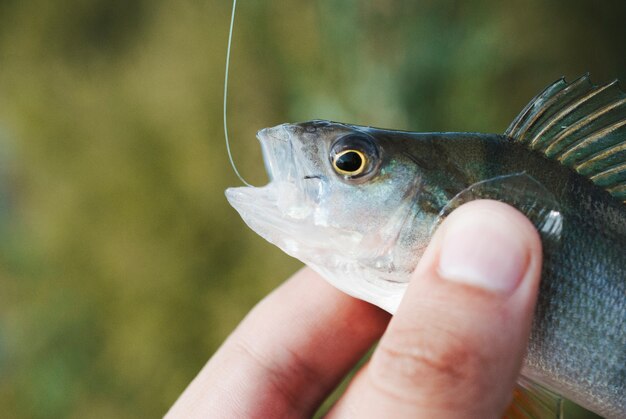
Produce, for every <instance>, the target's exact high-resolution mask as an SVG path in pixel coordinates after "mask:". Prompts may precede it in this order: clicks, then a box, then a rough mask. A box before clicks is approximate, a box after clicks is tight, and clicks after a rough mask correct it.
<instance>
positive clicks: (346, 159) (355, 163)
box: [333, 150, 367, 176]
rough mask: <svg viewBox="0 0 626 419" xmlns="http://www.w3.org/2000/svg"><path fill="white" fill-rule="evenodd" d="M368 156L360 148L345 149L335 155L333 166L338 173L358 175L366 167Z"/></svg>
mask: <svg viewBox="0 0 626 419" xmlns="http://www.w3.org/2000/svg"><path fill="white" fill-rule="evenodd" d="M366 162H367V158H366V157H365V156H364V155H363V153H361V152H360V151H359V150H344V151H341V152H340V153H338V154H336V155H335V159H334V160H333V166H334V168H335V170H336V171H337V173H340V174H342V175H349V176H356V175H358V174H360V173H361V172H362V171H363V169H364V168H365V163H366Z"/></svg>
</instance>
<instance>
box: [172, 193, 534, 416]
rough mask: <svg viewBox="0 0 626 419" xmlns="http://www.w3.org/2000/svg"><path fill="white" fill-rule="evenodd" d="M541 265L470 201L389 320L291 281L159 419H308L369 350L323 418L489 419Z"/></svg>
mask: <svg viewBox="0 0 626 419" xmlns="http://www.w3.org/2000/svg"><path fill="white" fill-rule="evenodd" d="M541 261H542V253H541V242H540V239H539V236H538V234H537V232H536V230H535V229H534V227H533V226H532V224H531V223H530V222H529V221H528V219H526V217H524V216H523V215H522V214H521V213H520V212H518V211H517V210H515V209H514V208H512V207H509V206H507V205H505V204H502V203H499V202H495V201H474V202H471V203H468V204H466V205H463V206H462V207H461V208H459V209H457V210H456V211H454V212H453V213H452V214H451V215H450V216H449V217H448V218H447V219H446V221H445V222H444V223H443V224H442V225H441V227H440V228H439V229H438V231H437V232H436V233H435V235H434V237H433V239H432V241H431V243H430V245H429V247H428V249H427V251H426V252H425V254H424V255H423V257H422V259H421V260H420V262H419V264H418V266H417V268H416V270H415V272H414V274H413V275H414V278H413V280H412V281H411V283H410V286H409V288H408V290H407V293H406V295H405V297H404V299H403V301H402V303H401V305H400V307H399V309H398V311H397V313H396V315H395V316H394V317H393V318H390V316H389V314H388V313H386V312H384V311H383V310H381V309H379V308H377V307H375V306H372V305H370V304H368V303H365V302H363V301H360V300H356V299H354V298H352V297H349V296H347V295H345V294H343V293H341V292H340V291H338V290H336V289H335V288H333V287H332V286H330V285H329V284H327V283H326V282H325V281H324V280H323V279H322V278H320V277H319V276H318V275H317V274H315V273H314V272H312V271H311V270H309V269H307V268H305V269H302V270H301V271H299V272H298V273H296V274H295V275H294V276H293V277H292V278H290V279H289V280H287V281H286V282H285V283H284V284H283V285H281V286H280V287H279V288H278V289H276V290H275V291H274V292H272V293H271V294H270V295H268V296H267V297H266V298H265V299H264V300H262V301H261V302H260V303H259V304H258V305H257V306H256V307H255V308H254V309H253V310H252V311H251V312H250V313H249V314H248V316H247V317H246V318H245V319H244V320H243V321H242V322H241V324H240V325H239V326H238V327H237V329H236V330H235V331H234V332H233V333H232V334H231V335H230V336H229V337H228V339H227V340H226V341H225V342H224V344H223V345H222V347H221V348H220V349H219V350H218V351H217V352H216V353H215V355H214V356H213V357H212V358H211V359H210V360H209V362H208V363H207V364H206V365H205V367H204V368H203V369H202V371H200V373H199V374H198V376H197V377H196V378H195V379H194V380H193V381H192V382H191V384H190V385H189V386H188V387H187V389H186V390H185V391H184V392H183V394H182V395H181V396H180V398H179V399H178V401H177V402H176V403H175V404H174V406H173V407H172V408H171V410H170V411H169V412H168V414H167V416H166V417H168V418H196V417H197V418H204V417H212V418H220V417H225V418H226V417H252V418H266V417H310V416H311V415H312V414H313V413H314V412H315V411H316V410H317V409H318V407H319V406H320V404H321V403H322V402H323V401H324V399H325V398H326V397H327V396H328V395H329V394H330V393H331V392H332V390H333V389H334V388H335V387H336V385H337V384H338V383H339V382H340V381H341V380H342V378H343V377H344V376H345V375H346V374H347V373H348V372H349V371H350V369H351V368H352V367H353V366H354V365H355V363H357V361H358V360H359V359H360V358H361V357H362V356H363V355H364V354H365V353H366V352H367V350H368V349H369V348H370V347H371V346H372V345H373V344H374V343H375V342H376V341H377V340H378V339H380V342H379V344H378V346H377V348H376V350H375V351H374V353H373V355H372V357H371V359H370V361H369V362H368V363H367V364H366V365H365V366H364V367H363V368H362V369H361V370H360V371H359V372H358V373H357V375H356V376H355V378H354V379H353V380H352V382H351V383H350V385H349V387H348V389H347V390H346V392H345V393H344V394H343V396H342V397H341V398H340V400H339V401H338V402H337V403H336V404H335V406H333V408H332V409H331V410H330V412H328V416H329V417H331V418H343V417H359V418H361V417H372V418H375V417H394V418H404V417H407V418H420V417H428V418H444V417H445V418H448V417H454V418H477V417H480V418H489V417H493V418H496V417H501V415H502V413H503V412H504V410H505V409H506V407H507V405H508V404H509V403H510V400H511V394H512V390H513V388H514V386H515V380H516V378H517V376H518V374H519V370H520V367H521V364H522V360H523V356H524V353H525V348H526V344H527V341H528V336H529V333H530V326H531V321H532V314H533V309H534V306H535V301H536V297H537V289H538V284H539V277H540V271H541Z"/></svg>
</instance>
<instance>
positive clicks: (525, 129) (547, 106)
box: [518, 76, 589, 142]
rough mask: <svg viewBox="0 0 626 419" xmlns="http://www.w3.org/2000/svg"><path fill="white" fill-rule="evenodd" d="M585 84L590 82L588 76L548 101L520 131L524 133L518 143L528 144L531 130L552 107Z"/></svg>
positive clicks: (520, 135)
mask: <svg viewBox="0 0 626 419" xmlns="http://www.w3.org/2000/svg"><path fill="white" fill-rule="evenodd" d="M585 82H589V77H588V76H583V77H581V78H579V79H578V80H576V81H574V82H573V83H571V84H570V85H568V86H567V87H565V88H564V89H561V90H560V91H559V92H558V93H557V94H556V95H554V96H553V97H551V98H550V99H548V100H547V101H546V102H545V103H544V104H543V106H542V107H541V108H540V111H538V112H537V113H536V114H535V115H534V116H533V117H532V118H531V119H530V120H529V121H527V122H526V123H525V124H524V125H522V126H521V127H520V130H522V132H521V134H519V140H518V141H521V142H527V141H526V140H525V137H526V134H527V133H528V132H529V130H530V129H531V128H532V127H534V126H535V125H536V123H537V121H538V120H539V119H540V118H541V117H542V116H543V115H544V114H545V113H546V112H547V111H548V110H549V109H550V107H551V106H552V105H553V104H554V103H556V102H558V101H559V100H561V99H562V98H563V97H564V96H566V95H567V94H568V93H569V92H571V91H572V90H575V89H576V88H577V87H579V86H580V85H581V84H583V83H585Z"/></svg>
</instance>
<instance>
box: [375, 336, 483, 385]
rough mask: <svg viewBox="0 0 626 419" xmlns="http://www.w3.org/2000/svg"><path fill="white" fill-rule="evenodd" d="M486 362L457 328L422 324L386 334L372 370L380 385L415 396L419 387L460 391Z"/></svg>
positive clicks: (477, 374)
mask: <svg viewBox="0 0 626 419" xmlns="http://www.w3.org/2000/svg"><path fill="white" fill-rule="evenodd" d="M486 362H487V361H486V360H485V358H484V357H483V356H482V355H481V353H480V350H476V347H475V345H473V344H472V342H471V339H470V338H469V337H466V336H463V335H462V334H460V333H458V332H456V331H454V330H453V328H441V327H437V326H433V325H431V326H427V325H421V326H419V327H413V328H406V329H396V330H394V331H393V333H390V334H389V335H388V336H385V338H384V339H383V340H381V342H380V344H379V347H378V350H377V352H376V354H375V355H374V357H373V358H372V362H371V373H372V375H373V376H372V378H373V379H374V382H375V383H376V385H377V386H378V387H380V388H382V389H383V390H385V391H387V392H389V393H395V394H396V395H397V396H402V395H403V394H405V395H408V397H411V396H412V395H415V394H417V392H415V391H414V390H415V389H416V388H422V389H424V390H428V389H431V390H432V391H437V392H440V391H456V390H455V389H458V388H459V387H462V386H463V385H464V383H467V382H468V380H473V381H475V379H476V377H478V376H479V375H480V374H479V372H480V371H481V369H482V368H483V367H484V365H485V364H486ZM474 385H475V383H474ZM420 394H422V395H423V394H424V392H420ZM426 395H427V394H426Z"/></svg>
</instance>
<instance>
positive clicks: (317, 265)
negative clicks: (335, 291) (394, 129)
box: [226, 121, 427, 309]
mask: <svg viewBox="0 0 626 419" xmlns="http://www.w3.org/2000/svg"><path fill="white" fill-rule="evenodd" d="M257 137H258V139H259V140H260V142H261V147H262V150H263V158H264V161H265V167H266V170H267V173H268V176H269V179H270V181H269V183H268V184H267V185H265V186H263V187H238V188H229V189H228V190H227V191H226V196H227V199H228V201H229V202H230V203H231V205H232V206H233V207H234V208H235V209H236V210H237V211H238V212H239V213H240V215H241V217H242V218H243V220H244V221H245V222H246V223H247V224H248V225H249V226H250V227H251V228H252V229H253V230H254V231H255V232H257V233H258V234H259V235H261V236H262V237H263V238H265V239H266V240H268V241H269V242H271V243H273V244H275V245H277V246H278V247H279V248H281V249H282V250H283V251H284V252H286V253H287V254H289V255H291V256H294V257H296V258H298V259H300V260H301V261H303V262H304V263H306V264H307V265H309V266H310V267H312V268H313V269H314V270H316V271H318V272H319V273H320V274H321V275H322V276H323V277H325V278H326V279H327V280H328V281H329V282H331V283H332V284H333V285H335V286H336V287H338V288H339V289H341V290H343V291H345V292H347V293H348V294H350V295H353V296H355V297H357V298H361V299H364V300H367V301H370V302H372V303H374V304H377V305H379V306H382V307H383V308H386V309H390V308H391V307H392V306H395V305H397V303H398V301H399V298H400V297H401V295H402V293H403V290H404V288H405V287H406V282H407V281H408V277H409V275H408V273H410V272H411V271H412V270H413V268H414V266H415V263H416V261H415V255H414V251H415V246H416V245H420V244H423V243H425V242H426V241H427V238H426V237H419V236H420V234H417V235H416V234H415V231H416V229H414V228H407V225H408V224H414V223H415V220H416V215H417V211H418V209H417V208H418V206H417V205H416V202H417V200H418V198H419V190H420V173H419V167H418V166H417V165H416V164H415V162H414V161H413V160H412V159H411V157H410V156H408V155H406V154H405V153H403V152H402V151H401V150H402V146H401V144H397V142H394V140H393V139H392V138H390V137H388V136H385V135H384V132H382V131H380V130H376V129H372V128H369V127H360V126H354V125H347V124H341V123H334V122H328V121H310V122H305V123H299V124H283V125H279V126H276V127H273V128H266V129H263V130H261V131H259V133H258V135H257ZM406 231H411V232H413V233H411V234H407V233H406ZM421 236H424V234H422V235H421Z"/></svg>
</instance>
